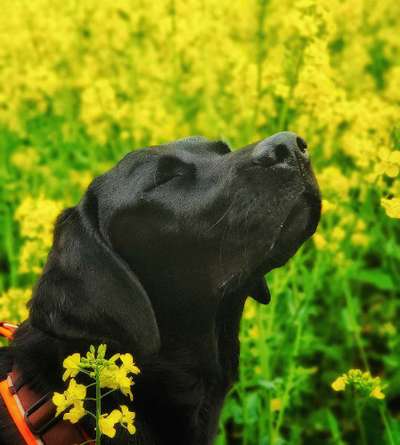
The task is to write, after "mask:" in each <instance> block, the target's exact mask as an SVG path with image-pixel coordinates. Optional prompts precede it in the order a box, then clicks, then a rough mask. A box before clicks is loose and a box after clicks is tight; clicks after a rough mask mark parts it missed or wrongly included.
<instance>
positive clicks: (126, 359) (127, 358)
mask: <svg viewBox="0 0 400 445" xmlns="http://www.w3.org/2000/svg"><path fill="white" fill-rule="evenodd" d="M119 358H120V360H121V361H122V367H123V368H124V370H125V371H126V372H131V373H132V374H139V373H140V369H139V368H138V367H137V366H136V365H135V363H134V361H133V357H132V355H131V354H121V355H120V356H119Z"/></svg>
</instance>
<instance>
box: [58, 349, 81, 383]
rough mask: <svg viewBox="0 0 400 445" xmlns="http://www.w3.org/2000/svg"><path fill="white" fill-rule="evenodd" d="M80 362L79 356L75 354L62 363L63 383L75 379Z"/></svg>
mask: <svg viewBox="0 0 400 445" xmlns="http://www.w3.org/2000/svg"><path fill="white" fill-rule="evenodd" d="M80 362H81V355H80V354H79V353H78V352H76V353H75V354H72V355H70V356H68V357H67V358H66V359H65V360H64V362H63V367H64V368H65V372H64V374H63V377H62V378H63V380H64V382H65V381H66V380H67V379H68V378H70V377H75V376H76V375H77V374H78V373H79V371H80V366H79V365H80Z"/></svg>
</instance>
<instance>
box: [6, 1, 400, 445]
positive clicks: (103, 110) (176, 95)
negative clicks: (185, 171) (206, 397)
mask: <svg viewBox="0 0 400 445" xmlns="http://www.w3.org/2000/svg"><path fill="white" fill-rule="evenodd" d="M1 9H2V14H1V15H0V319H2V320H8V321H14V322H20V321H22V320H24V319H25V318H26V317H27V313H28V312H27V309H26V306H25V304H26V302H27V300H28V299H29V297H30V294H31V288H32V286H33V285H34V283H35V281H36V279H37V277H38V275H39V274H40V273H41V270H42V267H43V264H44V262H45V260H46V255H47V252H48V250H49V248H50V247H51V244H52V227H53V223H54V220H55V218H56V216H57V215H58V214H59V213H60V211H61V210H62V209H63V208H64V207H67V206H70V205H74V204H76V203H77V202H78V200H79V198H80V197H81V195H82V194H83V192H84V190H85V189H86V187H87V185H88V184H89V183H90V181H91V179H92V178H93V177H95V176H96V175H98V174H100V173H102V172H104V171H106V170H107V169H108V168H110V167H111V166H112V165H114V164H115V163H116V162H117V161H118V160H119V159H120V158H121V157H122V156H123V155H124V154H126V153H127V152H129V151H131V150H134V149H137V148H140V147H143V146H148V145H151V144H159V143H163V142H168V141H171V140H174V139H177V138H180V137H184V136H187V135H196V134H200V135H204V136H206V137H209V138H219V139H220V138H222V139H223V140H225V141H227V142H228V143H229V144H230V145H231V147H233V148H234V149H236V148H240V147H242V146H243V145H246V144H248V143H250V142H254V141H256V140H259V139H261V138H264V137H267V136H269V135H271V134H273V133H275V132H278V131H281V130H291V131H295V132H297V133H298V134H299V135H301V136H302V137H303V138H304V139H305V140H306V141H307V143H308V145H309V149H310V153H311V156H312V160H313V164H314V168H315V171H316V175H317V178H318V181H319V183H320V186H321V190H322V194H323V216H322V220H321V223H320V226H319V229H318V231H317V233H316V234H315V236H314V237H313V239H312V240H310V241H308V242H307V243H306V245H305V246H304V247H303V248H302V249H301V251H300V252H299V253H298V254H297V255H296V256H295V257H294V258H293V259H292V260H291V261H290V262H289V263H288V264H287V265H286V266H284V267H283V268H281V269H278V270H275V271H273V272H271V273H270V274H268V277H267V280H268V282H269V286H270V288H271V293H272V302H271V304H269V305H268V306H265V307H264V306H259V305H257V304H256V303H254V302H252V301H248V303H247V304H246V307H245V313H244V318H243V321H242V329H241V345H242V346H241V367H240V380H239V381H238V383H237V384H236V385H235V386H234V388H233V389H232V391H231V392H230V394H229V397H228V399H227V401H226V403H225V407H224V410H223V414H222V417H221V423H220V430H219V435H218V439H217V445H228V444H229V445H239V444H240V445H284V444H285V445H286V444H287V445H300V444H306V445H322V444H332V445H333V444H334V445H344V444H348V445H358V444H360V445H386V444H387V445H399V444H400V332H399V329H400V327H399V319H400V298H399V297H400V226H399V219H400V2H396V1H389V0H380V1H379V2H378V1H371V0H329V1H328V0H320V1H317V0H297V1H290V0H236V1H233V0H230V1H227V0H160V1H152V2H151V1H145V0H112V1H111V0H97V1H95V0H81V1H78V0H2V2H1Z"/></svg>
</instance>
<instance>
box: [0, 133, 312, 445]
mask: <svg viewBox="0 0 400 445" xmlns="http://www.w3.org/2000/svg"><path fill="white" fill-rule="evenodd" d="M282 138H283V139H282ZM282 140H283V141H284V143H285V144H286V145H287V147H288V150H287V151H286V152H285V151H282V148H280V152H279V153H280V154H279V156H280V158H279V159H276V156H275V155H276V153H277V152H276V153H275V151H274V150H275V146H277V145H278V142H279V145H280V146H282ZM295 141H296V139H295V135H293V134H292V133H280V134H278V135H275V136H273V137H271V138H269V139H266V140H264V141H261V142H260V143H258V144H252V145H250V146H248V147H245V148H244V149H243V150H240V151H237V152H233V153H231V152H230V150H229V147H228V146H227V145H226V144H225V143H223V142H219V141H216V142H213V141H208V140H207V139H205V138H200V137H195V138H187V139H184V140H180V141H176V142H173V143H170V144H166V145H164V146H158V147H151V148H145V149H142V150H139V151H136V152H133V153H130V154H128V155H127V156H126V157H125V158H124V159H123V160H122V161H121V162H120V163H119V164H118V165H117V166H116V167H114V168H113V169H112V170H111V171H109V172H108V173H106V174H104V175H102V176H100V177H98V178H97V179H96V180H95V181H94V182H93V183H92V184H91V185H90V187H89V189H88V191H87V192H86V194H85V196H84V197H83V199H82V201H81V202H80V203H79V204H78V205H77V206H76V207H74V208H70V209H67V210H65V211H64V212H63V213H62V214H61V215H60V217H59V218H58V221H57V224H56V227H55V233H54V243H53V247H52V249H51V252H50V254H49V257H48V261H47V264H46V266H45V268H44V271H43V274H42V276H41V277H40V278H39V280H38V282H37V284H36V286H35V289H34V293H33V298H32V300H31V302H30V304H29V307H30V315H29V318H28V320H27V321H26V322H24V323H23V324H22V325H21V327H20V328H19V329H18V331H17V334H16V336H15V339H14V340H13V342H12V343H11V344H10V346H9V347H8V348H3V349H1V350H0V373H1V376H2V377H3V378H4V377H5V375H6V372H7V371H8V370H10V368H11V366H12V363H14V364H17V366H18V367H19V369H20V370H21V371H22V373H23V375H24V376H25V378H27V379H28V380H29V381H30V382H31V385H32V387H33V388H35V389H36V390H38V391H40V392H42V393H43V394H44V393H47V392H50V393H52V392H54V391H62V390H63V387H64V384H63V382H62V380H61V375H62V361H63V359H64V358H65V357H66V356H67V355H69V354H71V353H73V352H82V353H83V352H85V351H87V350H88V347H89V345H90V344H99V343H107V345H108V346H109V353H112V352H130V353H132V354H133V355H134V357H135V359H136V361H137V362H138V365H139V366H140V368H141V371H142V372H141V374H140V376H138V377H137V378H136V385H135V387H134V395H135V397H134V402H133V403H132V404H130V408H131V409H134V410H135V411H136V414H137V421H136V427H137V433H136V434H135V435H133V436H128V435H127V434H126V433H125V432H124V431H119V433H118V434H119V435H118V436H117V438H116V439H114V440H112V441H108V440H107V439H106V438H104V443H105V444H108V443H112V444H132V445H133V444H137V445H169V444H171V445H172V444H173V445H210V444H212V442H213V438H214V437H215V434H216V431H217V423H218V416H219V412H220V409H221V407H222V404H223V401H224V397H225V395H226V393H227V391H228V390H229V388H230V387H231V385H232V384H233V382H234V381H235V379H236V377H237V369H238V360H239V341H238V330H239V324H240V318H241V314H242V310H243V305H244V302H245V299H246V297H247V295H249V294H251V295H252V296H253V297H254V298H256V299H257V300H258V301H260V302H264V303H266V302H267V301H268V299H269V293H268V290H267V287H266V285H265V282H264V278H263V277H264V274H265V273H266V272H268V271H269V270H271V269H272V268H274V267H278V266H280V265H282V264H284V263H285V262H286V261H287V260H288V259H289V258H290V257H291V256H292V255H293V254H294V253H295V251H296V250H297V249H298V247H299V246H300V245H301V244H302V243H303V242H304V240H305V239H307V238H308V237H309V236H310V235H311V234H312V233H313V232H314V230H315V228H316V226H317V224H318V220H319V214H320V197H319V192H318V187H317V184H316V181H315V178H314V176H313V173H312V171H311V167H310V165H309V161H308V158H307V157H306V156H305V155H304V153H303V152H302V151H300V150H299V149H298V147H297V145H296V143H295ZM271 147H272V148H271ZM283 152H284V153H285V157H284V158H282V153H283ZM274 156H275V157H274ZM106 400H107V401H106V406H105V407H104V408H105V410H111V409H112V408H113V407H114V406H115V405H118V404H129V401H128V400H127V398H125V397H123V396H122V395H121V396H120V395H117V394H116V393H114V394H113V395H111V396H110V397H109V398H107V399H106ZM0 409H1V408H0ZM86 422H87V420H86ZM0 427H1V429H0V443H2V444H8V445H19V444H20V443H22V442H21V441H20V440H19V439H18V435H17V434H16V431H15V429H14V428H13V426H12V425H11V424H10V420H9V419H8V417H7V416H4V409H1V413H0ZM86 427H87V428H88V430H89V431H93V425H92V424H90V421H89V423H86Z"/></svg>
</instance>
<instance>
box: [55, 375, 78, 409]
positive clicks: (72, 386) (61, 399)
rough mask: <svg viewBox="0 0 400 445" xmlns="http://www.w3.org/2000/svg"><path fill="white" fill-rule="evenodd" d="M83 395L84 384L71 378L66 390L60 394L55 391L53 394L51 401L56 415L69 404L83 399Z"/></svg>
mask: <svg viewBox="0 0 400 445" xmlns="http://www.w3.org/2000/svg"><path fill="white" fill-rule="evenodd" d="M85 397H86V386H84V385H80V384H78V383H76V380H75V379H71V380H70V382H69V386H68V388H67V390H66V391H64V392H63V393H62V394H61V393H58V392H55V393H54V395H53V398H52V401H53V403H54V405H55V406H56V407H57V412H56V416H58V415H59V414H60V413H62V412H63V411H65V410H66V409H67V408H68V407H69V406H71V405H74V404H75V403H76V402H79V401H81V400H84V399H85Z"/></svg>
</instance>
